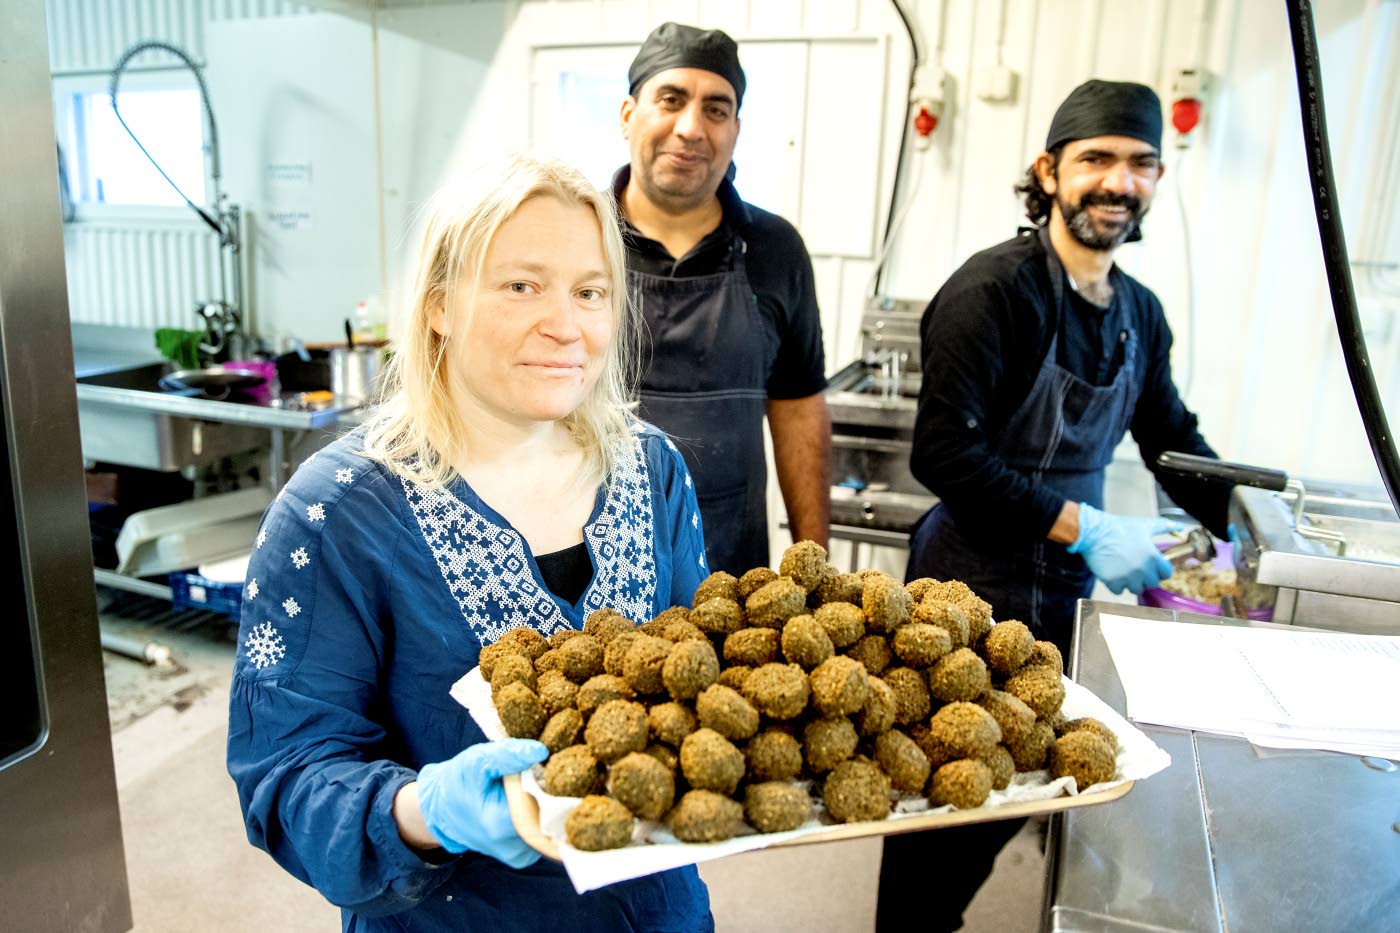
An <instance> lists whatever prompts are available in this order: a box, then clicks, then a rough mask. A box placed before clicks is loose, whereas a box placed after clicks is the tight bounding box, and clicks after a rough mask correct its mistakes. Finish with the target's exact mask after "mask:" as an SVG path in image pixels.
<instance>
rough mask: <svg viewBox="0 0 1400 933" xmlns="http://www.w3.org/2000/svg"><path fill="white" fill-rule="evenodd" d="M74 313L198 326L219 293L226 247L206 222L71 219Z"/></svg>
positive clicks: (80, 318) (89, 320) (68, 238)
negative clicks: (199, 310)
mask: <svg viewBox="0 0 1400 933" xmlns="http://www.w3.org/2000/svg"><path fill="white" fill-rule="evenodd" d="M64 251H65V253H66V255H67V256H68V257H70V258H69V260H68V262H67V270H68V304H69V313H70V315H71V317H72V319H73V321H74V322H75V323H78V324H115V325H121V326H126V327H145V328H152V329H154V328H157V327H179V328H182V329H185V330H192V329H196V328H197V327H198V325H199V318H197V317H196V316H195V314H194V307H195V304H196V302H203V301H208V300H210V299H214V298H218V297H219V294H220V293H219V267H218V247H217V244H216V243H215V241H214V236H213V234H212V233H210V232H209V231H208V230H207V228H205V227H204V226H203V225H202V224H201V225H199V226H194V225H192V224H165V225H160V226H149V225H137V224H103V223H84V224H70V225H69V226H68V227H67V228H66V229H65V231H64Z"/></svg>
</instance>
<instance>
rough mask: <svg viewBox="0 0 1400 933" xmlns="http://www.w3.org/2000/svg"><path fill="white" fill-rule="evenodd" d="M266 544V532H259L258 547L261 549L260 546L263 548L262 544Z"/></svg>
mask: <svg viewBox="0 0 1400 933" xmlns="http://www.w3.org/2000/svg"><path fill="white" fill-rule="evenodd" d="M266 543H267V532H266V531H260V532H258V547H262V546H263V545H264V544H266Z"/></svg>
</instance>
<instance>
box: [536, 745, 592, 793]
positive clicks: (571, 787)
mask: <svg viewBox="0 0 1400 933" xmlns="http://www.w3.org/2000/svg"><path fill="white" fill-rule="evenodd" d="M540 786H542V787H543V788H544V790H545V793H547V794H553V795H554V796H556V797H586V796H588V795H589V794H592V793H596V792H597V791H599V790H602V788H603V772H602V770H601V769H600V768H599V766H598V759H597V758H595V757H594V755H593V753H592V752H590V751H589V750H588V746H587V745H570V746H569V747H568V748H565V749H563V750H562V751H557V752H555V753H554V754H553V755H550V756H549V760H548V761H546V762H545V763H544V776H543V777H541V778H540Z"/></svg>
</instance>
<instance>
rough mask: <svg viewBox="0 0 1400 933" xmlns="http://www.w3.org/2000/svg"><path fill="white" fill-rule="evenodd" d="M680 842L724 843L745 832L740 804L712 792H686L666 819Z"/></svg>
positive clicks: (742, 809)
mask: <svg viewBox="0 0 1400 933" xmlns="http://www.w3.org/2000/svg"><path fill="white" fill-rule="evenodd" d="M666 822H667V823H668V824H669V825H670V827H671V834H672V835H673V836H675V837H676V838H677V839H679V840H680V841H681V842H721V841H723V840H725V839H729V838H732V837H733V836H737V835H738V834H739V833H740V832H742V831H743V828H744V808H743V806H742V805H740V803H739V801H737V800H730V799H729V798H728V797H726V796H724V795H723V794H717V793H715V792H714V791H709V790H692V791H687V792H686V793H685V796H683V797H681V799H680V803H678V804H676V808H675V809H674V810H672V811H671V813H670V815H669V816H667V817H666Z"/></svg>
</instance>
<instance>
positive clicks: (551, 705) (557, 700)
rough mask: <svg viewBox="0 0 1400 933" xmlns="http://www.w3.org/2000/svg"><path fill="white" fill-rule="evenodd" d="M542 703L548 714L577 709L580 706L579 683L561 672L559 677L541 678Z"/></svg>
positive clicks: (540, 695) (540, 693)
mask: <svg viewBox="0 0 1400 933" xmlns="http://www.w3.org/2000/svg"><path fill="white" fill-rule="evenodd" d="M539 687H540V689H539V698H540V705H541V706H543V707H544V713H545V715H546V716H553V715H554V714H555V713H558V712H559V711H561V710H566V709H576V708H577V706H578V684H576V683H574V682H573V681H572V680H570V679H569V678H567V677H565V676H564V675H563V674H560V675H559V676H558V677H557V678H552V679H550V680H545V679H544V678H540V685H539Z"/></svg>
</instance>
